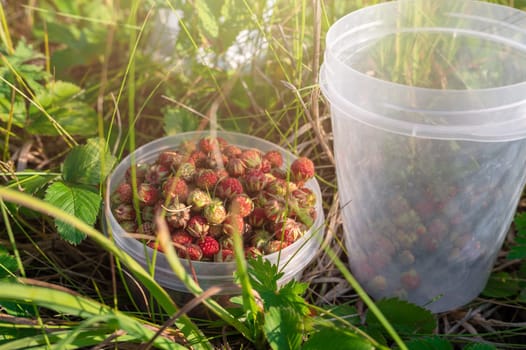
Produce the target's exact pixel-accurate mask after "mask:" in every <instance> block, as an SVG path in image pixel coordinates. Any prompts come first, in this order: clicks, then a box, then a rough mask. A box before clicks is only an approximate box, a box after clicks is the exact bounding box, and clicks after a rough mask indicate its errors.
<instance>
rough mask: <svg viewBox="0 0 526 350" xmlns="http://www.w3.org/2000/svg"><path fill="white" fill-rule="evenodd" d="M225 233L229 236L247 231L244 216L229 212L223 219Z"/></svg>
mask: <svg viewBox="0 0 526 350" xmlns="http://www.w3.org/2000/svg"><path fill="white" fill-rule="evenodd" d="M223 233H224V234H225V235H227V236H233V235H235V234H239V235H243V234H244V233H245V221H244V220H243V217H241V216H240V215H236V214H229V215H227V217H226V218H225V220H224V221H223Z"/></svg>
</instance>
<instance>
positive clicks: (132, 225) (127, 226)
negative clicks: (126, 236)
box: [119, 220, 138, 232]
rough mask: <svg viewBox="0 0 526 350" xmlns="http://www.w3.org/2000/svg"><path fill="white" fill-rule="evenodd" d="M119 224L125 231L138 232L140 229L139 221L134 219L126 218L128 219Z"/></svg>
mask: <svg viewBox="0 0 526 350" xmlns="http://www.w3.org/2000/svg"><path fill="white" fill-rule="evenodd" d="M119 225H120V226H121V228H122V229H123V230H124V231H125V232H137V231H138V227H137V223H136V222H135V221H133V220H126V221H122V222H119Z"/></svg>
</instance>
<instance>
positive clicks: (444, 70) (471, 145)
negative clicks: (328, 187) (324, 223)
mask: <svg viewBox="0 0 526 350" xmlns="http://www.w3.org/2000/svg"><path fill="white" fill-rule="evenodd" d="M326 43H327V46H326V51H325V57H324V63H323V65H322V68H321V71H320V82H321V88H322V91H323V93H324V95H325V97H326V98H327V99H328V101H329V102H330V105H331V116H332V123H333V132H334V151H335V155H336V170H337V176H338V190H339V193H340V200H341V208H342V213H343V219H344V229H345V239H346V246H347V249H348V254H349V262H350V266H351V269H352V271H353V273H354V274H355V275H356V277H357V278H358V279H359V281H360V282H361V283H362V284H363V285H364V287H365V288H366V289H367V291H368V292H369V293H370V294H371V295H372V296H373V297H375V298H382V297H390V296H399V297H401V298H404V299H407V300H409V301H411V302H414V303H416V304H419V305H423V306H426V307H427V308H429V309H430V310H432V311H434V312H441V311H446V310H450V309H453V308H456V307H459V306H462V305H464V304H466V303H468V302H469V301H471V300H472V299H474V298H475V297H476V296H477V295H478V294H479V293H480V292H481V290H482V289H483V288H484V286H485V283H486V281H487V278H488V276H489V273H490V271H491V268H492V266H493V264H494V262H495V258H496V256H497V253H498V251H499V250H500V248H501V245H502V242H503V240H504V238H505V236H506V233H507V231H508V229H509V226H510V224H511V221H512V218H513V215H514V212H515V208H516V205H517V202H518V200H519V197H520V194H521V190H522V188H523V186H524V184H525V174H526V172H525V165H526V141H525V137H526V13H524V12H521V11H518V10H515V9H512V8H509V7H505V6H499V5H493V4H489V3H484V2H478V1H459V0H451V1H449V0H442V1H436V0H433V1H424V0H413V1H409V0H407V1H394V2H388V3H383V4H380V5H376V6H371V7H366V8H364V9H361V10H359V11H356V12H353V13H350V14H348V15H347V16H345V17H343V18H341V19H340V20H339V21H338V22H336V23H335V24H334V25H333V26H332V27H331V28H330V30H329V32H328V34H327V38H326Z"/></svg>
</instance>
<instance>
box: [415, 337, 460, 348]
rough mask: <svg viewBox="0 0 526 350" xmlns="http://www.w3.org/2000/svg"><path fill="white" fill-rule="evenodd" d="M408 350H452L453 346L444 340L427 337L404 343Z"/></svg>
mask: <svg viewBox="0 0 526 350" xmlns="http://www.w3.org/2000/svg"><path fill="white" fill-rule="evenodd" d="M406 345H407V348H408V349H409V350H453V345H451V343H450V342H449V341H447V340H446V339H442V338H439V337H427V338H419V339H413V340H411V341H409V342H406Z"/></svg>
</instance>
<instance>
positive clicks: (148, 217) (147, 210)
mask: <svg viewBox="0 0 526 350" xmlns="http://www.w3.org/2000/svg"><path fill="white" fill-rule="evenodd" d="M155 213H156V205H146V206H144V207H142V208H141V219H142V220H143V221H152V222H153V221H154V220H155Z"/></svg>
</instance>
